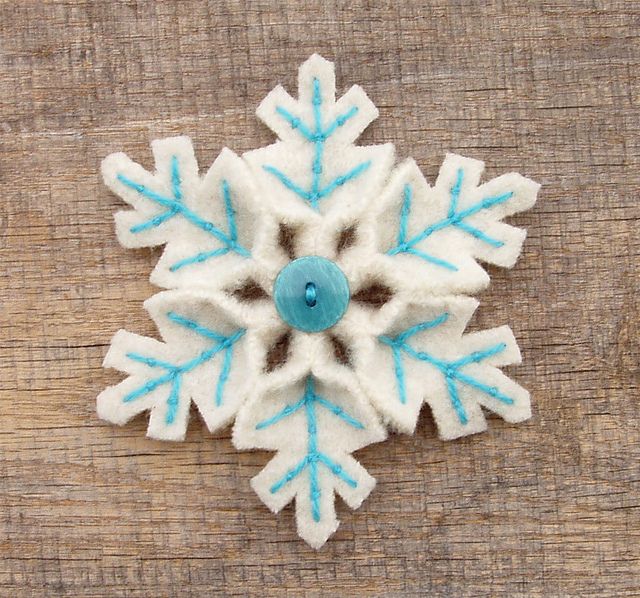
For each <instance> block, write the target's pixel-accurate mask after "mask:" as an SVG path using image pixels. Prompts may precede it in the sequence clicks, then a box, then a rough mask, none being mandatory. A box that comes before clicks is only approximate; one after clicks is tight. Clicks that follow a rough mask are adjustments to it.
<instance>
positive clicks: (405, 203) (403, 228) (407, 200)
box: [398, 185, 413, 246]
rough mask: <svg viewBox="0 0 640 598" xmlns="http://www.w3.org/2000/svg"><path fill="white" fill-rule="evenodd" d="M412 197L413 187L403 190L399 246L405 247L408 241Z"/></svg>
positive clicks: (405, 187)
mask: <svg viewBox="0 0 640 598" xmlns="http://www.w3.org/2000/svg"><path fill="white" fill-rule="evenodd" d="M412 195H413V191H412V190H411V185H405V186H404V189H403V200H402V208H401V210H400V226H399V227H398V246H401V245H404V243H405V241H406V240H407V227H408V225H409V213H410V212H411V198H412Z"/></svg>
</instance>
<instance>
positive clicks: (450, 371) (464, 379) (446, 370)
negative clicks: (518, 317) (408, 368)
mask: <svg viewBox="0 0 640 598" xmlns="http://www.w3.org/2000/svg"><path fill="white" fill-rule="evenodd" d="M448 318H449V314H447V313H443V314H442V315H440V316H438V317H437V318H435V319H433V320H430V321H427V322H421V323H420V324H416V325H415V326H412V327H410V328H407V329H406V330H404V331H403V332H401V333H399V334H397V335H396V336H393V337H391V336H386V335H382V336H379V337H378V341H379V342H380V343H382V344H384V345H387V346H388V347H390V348H391V353H392V357H393V362H394V371H395V376H396V382H397V386H398V397H399V400H400V402H401V403H402V404H405V403H406V401H407V396H406V382H405V373H404V367H403V364H402V353H403V352H404V353H406V354H407V355H408V356H409V357H412V358H413V359H416V360H419V361H424V362H426V363H429V364H431V365H432V366H434V367H435V368H437V369H438V370H440V372H441V373H442V375H443V376H444V377H445V382H446V385H447V390H448V392H449V399H450V401H451V405H452V406H453V408H454V410H455V412H456V414H457V415H458V419H459V420H460V423H462V424H463V425H466V424H467V422H468V418H467V414H466V411H465V409H464V406H463V404H462V401H461V400H460V396H459V394H458V389H457V387H456V384H455V382H456V381H457V382H461V383H463V384H466V385H467V386H471V387H472V388H476V389H477V390H479V391H481V392H483V393H485V394H487V395H489V396H491V397H493V398H494V399H496V400H498V401H501V402H502V403H505V404H506V405H513V403H514V401H513V399H512V398H511V397H508V396H507V395H505V394H503V393H501V392H500V390H499V389H498V388H496V387H495V386H489V385H487V384H484V383H483V382H480V381H479V380H476V379H475V378H473V377H472V376H469V375H468V374H465V373H464V372H461V371H460V370H461V368H463V367H464V366H467V365H469V364H472V363H480V362H481V361H484V360H485V359H488V358H489V357H492V356H493V355H497V354H498V353H501V352H502V351H504V350H505V349H506V348H507V345H506V344H505V343H498V344H496V345H493V346H492V347H488V348H486V349H483V350H482V351H474V352H473V353H470V354H469V355H465V356H464V357H462V358H460V359H456V360H454V361H445V360H443V359H438V358H437V357H435V356H433V355H431V354H430V353H426V352H424V351H416V350H415V349H414V348H413V347H411V346H410V345H408V344H407V341H408V340H409V339H410V338H411V337H412V336H414V335H416V334H418V333H419V332H422V331H424V330H430V329H432V328H435V327H436V326H439V325H440V324H443V323H444V322H446V321H447V319H448Z"/></svg>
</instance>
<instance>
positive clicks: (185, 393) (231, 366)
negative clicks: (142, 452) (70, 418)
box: [98, 291, 246, 440]
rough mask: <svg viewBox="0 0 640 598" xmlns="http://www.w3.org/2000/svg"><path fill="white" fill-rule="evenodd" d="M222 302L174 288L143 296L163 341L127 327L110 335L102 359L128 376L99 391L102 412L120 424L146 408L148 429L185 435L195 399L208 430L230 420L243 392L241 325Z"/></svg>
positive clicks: (170, 436) (164, 435) (169, 436)
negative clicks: (233, 322) (237, 323)
mask: <svg viewBox="0 0 640 598" xmlns="http://www.w3.org/2000/svg"><path fill="white" fill-rule="evenodd" d="M223 305H224V303H223V302H220V304H219V305H215V300H212V299H211V298H210V297H208V298H203V297H200V296H198V295H196V294H193V293H184V292H175V291H168V292H166V293H161V294H159V295H156V296H155V297H153V298H152V299H150V300H149V301H147V302H146V303H145V307H147V309H148V310H149V312H150V314H151V315H152V317H153V319H154V320H155V321H156V323H157V324H158V327H159V329H160V331H161V334H162V336H163V337H164V338H165V340H166V341H167V342H166V343H161V342H159V341H156V340H155V339H151V338H147V337H142V336H139V335H136V334H132V333H130V332H127V331H125V330H121V331H119V332H118V333H117V334H116V335H115V337H114V339H113V341H112V344H111V348H110V349H109V351H108V353H107V356H106V357H105V366H106V367H112V368H115V369H118V370H121V371H123V372H125V373H127V374H129V377H128V378H127V379H125V380H124V381H122V382H121V383H120V384H117V385H116V386H112V387H110V388H107V389H106V390H105V391H103V392H102V393H101V394H100V396H99V397H98V414H99V416H100V417H101V418H102V419H106V420H108V421H110V422H112V423H116V424H124V423H126V422H127V421H128V420H129V419H131V418H132V417H133V416H135V415H137V414H138V413H141V412H143V411H147V410H150V411H151V416H150V419H149V428H148V435H149V436H151V437H152V438H159V439H163V440H182V439H183V438H184V435H185V432H186V428H187V419H188V415H189V405H190V403H191V400H193V401H194V403H195V404H196V406H197V407H198V410H199V411H200V414H201V415H202V417H203V419H204V420H205V422H206V423H207V426H208V427H209V429H210V430H212V431H213V430H215V429H217V428H219V427H220V426H222V425H224V424H226V423H228V422H229V420H230V419H231V418H232V417H233V416H234V415H235V411H236V410H237V408H238V406H239V401H240V399H241V398H242V395H243V392H244V391H243V388H244V382H243V380H244V379H246V374H245V373H244V372H243V370H246V363H245V361H246V357H245V355H244V351H238V347H239V346H241V345H243V341H244V338H245V333H246V328H244V327H241V326H238V325H233V324H232V323H231V322H232V321H233V320H234V319H237V318H233V317H232V316H231V314H230V313H229V312H228V310H227V309H225V307H222V306H223Z"/></svg>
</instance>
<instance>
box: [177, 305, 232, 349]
mask: <svg viewBox="0 0 640 598" xmlns="http://www.w3.org/2000/svg"><path fill="white" fill-rule="evenodd" d="M167 318H169V319H170V320H171V321H172V322H175V323H176V324H179V325H180V326H182V327H184V328H189V329H190V330H193V331H194V332H197V333H198V334H199V335H200V336H204V337H205V338H208V339H211V340H212V341H216V342H218V343H223V342H224V341H225V340H226V339H227V337H226V336H224V335H223V334H220V333H218V332H215V331H214V330H209V328H205V327H204V326H201V325H200V324H198V322H195V321H194V320H190V319H188V318H185V317H184V316H181V315H179V314H177V313H175V312H173V311H170V312H168V313H167Z"/></svg>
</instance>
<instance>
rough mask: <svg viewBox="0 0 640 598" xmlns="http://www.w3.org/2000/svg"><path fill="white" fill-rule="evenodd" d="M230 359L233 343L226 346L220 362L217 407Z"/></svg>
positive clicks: (227, 376) (228, 371)
mask: <svg viewBox="0 0 640 598" xmlns="http://www.w3.org/2000/svg"><path fill="white" fill-rule="evenodd" d="M232 361H233V345H232V344H231V345H229V346H228V347H226V349H225V351H224V361H223V364H222V369H221V370H220V376H218V384H217V386H216V406H217V407H220V405H222V395H223V392H224V387H225V384H226V383H227V380H228V379H229V374H230V372H231V362H232Z"/></svg>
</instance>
